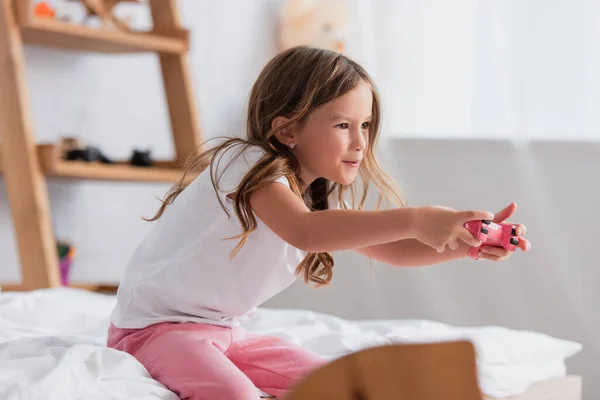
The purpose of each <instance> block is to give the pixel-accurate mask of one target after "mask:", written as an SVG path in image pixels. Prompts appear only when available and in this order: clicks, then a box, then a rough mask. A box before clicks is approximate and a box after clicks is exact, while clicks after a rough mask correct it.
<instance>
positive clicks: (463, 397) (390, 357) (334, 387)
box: [284, 341, 482, 400]
mask: <svg viewBox="0 0 600 400" xmlns="http://www.w3.org/2000/svg"><path fill="white" fill-rule="evenodd" d="M326 399H327V400H333V399H335V400H392V399H393V400H482V395H481V392H480V390H479V385H478V382H477V374H476V362H475V349H474V347H473V345H472V344H471V343H470V342H467V341H457V342H444V343H432V344H398V345H387V346H381V347H376V348H371V349H366V350H362V351H359V352H356V353H353V354H350V355H347V356H345V357H342V358H339V359H337V360H334V361H332V362H331V363H328V364H326V365H324V366H323V367H321V368H319V369H318V370H316V371H314V372H313V373H311V374H309V375H308V376H307V377H306V378H305V379H304V380H302V381H300V382H298V383H297V384H296V385H295V386H294V388H292V390H291V391H290V392H289V393H288V395H287V396H286V397H284V400H326Z"/></svg>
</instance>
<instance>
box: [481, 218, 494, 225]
mask: <svg viewBox="0 0 600 400" xmlns="http://www.w3.org/2000/svg"><path fill="white" fill-rule="evenodd" d="M481 222H483V223H484V224H486V225H489V224H491V223H492V221H490V220H489V219H484V220H483V221H481Z"/></svg>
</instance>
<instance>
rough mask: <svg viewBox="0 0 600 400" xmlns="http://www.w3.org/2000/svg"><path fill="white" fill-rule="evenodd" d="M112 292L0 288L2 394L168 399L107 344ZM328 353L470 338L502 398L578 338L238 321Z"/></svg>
mask: <svg viewBox="0 0 600 400" xmlns="http://www.w3.org/2000/svg"><path fill="white" fill-rule="evenodd" d="M114 301H115V299H114V297H113V296H105V295H100V294H95V293H90V292H87V291H83V290H77V289H67V288H59V289H48V290H41V291H35V292H28V293H10V292H7V293H0V399H8V400H13V399H14V400H16V399H19V400H21V399H36V400H38V399H61V400H66V399H78V398H81V399H107V400H109V399H110V400H113V399H161V400H162V399H164V400H167V399H169V400H170V399H173V400H177V396H176V395H175V394H173V393H172V392H170V391H168V390H167V389H166V388H165V387H163V386H162V385H161V384H160V383H158V382H156V381H154V380H153V379H152V378H150V376H149V375H148V373H147V372H146V370H145V369H144V368H143V367H142V366H141V364H139V363H138V362H137V360H135V359H134V358H133V357H131V356H129V355H128V354H126V353H122V352H119V351H116V350H113V349H108V348H106V346H105V341H106V329H107V326H108V321H109V315H110V312H111V311H112V308H113V306H114ZM244 325H245V327H246V328H247V329H248V330H249V331H252V332H257V333H263V334H271V335H277V336H280V337H283V338H285V339H287V340H290V341H292V342H294V343H297V344H299V345H300V346H303V347H304V348H306V349H308V350H311V351H314V352H316V353H318V354H321V355H324V356H326V357H328V358H330V359H334V358H337V357H340V356H343V355H345V354H348V353H350V352H353V351H357V350H360V349H364V348H368V347H373V346H378V345H383V344H389V343H415V342H438V341H446V340H455V339H469V340H471V341H472V342H473V343H474V345H475V347H476V349H477V357H478V360H477V362H478V371H479V382H480V386H481V389H482V392H483V393H484V394H486V395H487V396H489V397H493V398H501V397H505V396H509V395H516V394H520V393H523V392H524V391H525V390H526V389H527V388H528V387H529V386H531V385H532V384H534V383H536V382H540V381H544V380H546V379H551V378H560V377H564V376H566V367H565V360H566V359H567V358H569V357H571V356H573V355H575V354H577V353H578V352H579V351H580V350H581V345H580V344H579V343H575V342H571V341H566V340H560V339H557V338H553V337H550V336H547V335H543V334H540V333H535V332H526V331H515V330H510V329H505V328H502V327H494V326H488V327H471V328H466V327H453V326H449V325H446V324H442V323H438V322H433V321H424V320H377V321H375V320H368V321H348V320H343V319H340V318H337V317H334V316H331V315H326V314H319V313H314V312H310V311H305V310H270V309H260V310H259V311H258V312H257V313H256V315H254V316H253V317H252V318H251V319H250V320H248V321H246V322H245V323H244Z"/></svg>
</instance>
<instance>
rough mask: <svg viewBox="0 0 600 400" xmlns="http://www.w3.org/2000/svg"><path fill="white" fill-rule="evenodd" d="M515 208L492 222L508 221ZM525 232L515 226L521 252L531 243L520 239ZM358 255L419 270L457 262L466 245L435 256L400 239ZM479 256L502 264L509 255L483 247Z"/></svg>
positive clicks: (418, 244) (430, 250)
mask: <svg viewBox="0 0 600 400" xmlns="http://www.w3.org/2000/svg"><path fill="white" fill-rule="evenodd" d="M516 209H517V205H516V204H515V203H511V204H509V205H508V206H507V207H505V208H504V209H502V210H501V211H499V212H497V213H496V214H495V215H494V218H493V221H494V222H497V223H501V222H504V221H505V220H506V219H508V218H510V217H511V216H512V215H513V214H514V212H515V211H516ZM525 233H527V227H525V226H524V225H521V224H517V235H518V238H519V246H518V247H519V248H520V249H521V250H522V251H528V250H529V248H530V246H531V244H530V243H529V241H528V240H527V239H525V238H523V237H522V235H525ZM356 251H358V252H359V253H361V254H364V255H368V256H369V257H371V258H372V259H374V260H377V261H381V262H383V263H386V264H389V265H393V266H397V267H421V266H426V265H434V264H441V263H444V262H447V261H452V260H456V259H458V258H463V257H466V256H467V252H468V251H469V245H467V244H466V243H464V242H460V243H459V246H458V248H457V249H455V250H449V251H445V252H443V253H438V252H437V251H436V250H435V249H433V248H432V247H430V246H427V245H424V244H423V243H421V242H419V241H418V240H414V239H407V240H399V241H397V242H392V243H384V244H380V245H376V246H370V247H364V248H359V249H357V250H356ZM481 251H482V253H480V256H481V257H482V258H486V259H489V260H492V261H501V260H504V259H506V258H507V257H508V256H510V254H511V253H510V252H509V251H508V250H505V249H503V248H499V247H490V246H482V247H481Z"/></svg>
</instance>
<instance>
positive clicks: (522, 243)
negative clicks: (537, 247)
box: [517, 236, 531, 251]
mask: <svg viewBox="0 0 600 400" xmlns="http://www.w3.org/2000/svg"><path fill="white" fill-rule="evenodd" d="M518 239H519V244H518V246H517V247H518V248H520V249H521V250H522V251H528V250H529V249H530V248H531V242H529V240H527V239H525V238H523V237H520V236H519V237H518Z"/></svg>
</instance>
